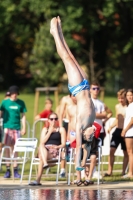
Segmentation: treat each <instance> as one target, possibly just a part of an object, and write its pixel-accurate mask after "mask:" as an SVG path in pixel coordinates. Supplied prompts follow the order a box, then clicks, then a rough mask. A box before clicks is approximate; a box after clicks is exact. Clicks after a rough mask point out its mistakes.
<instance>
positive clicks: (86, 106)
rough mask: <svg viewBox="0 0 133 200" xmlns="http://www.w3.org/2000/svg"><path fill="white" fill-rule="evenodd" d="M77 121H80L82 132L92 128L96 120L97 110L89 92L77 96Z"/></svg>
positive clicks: (84, 91) (83, 91) (82, 92)
mask: <svg viewBox="0 0 133 200" xmlns="http://www.w3.org/2000/svg"><path fill="white" fill-rule="evenodd" d="M76 98H77V120H78V119H79V121H80V123H81V125H82V127H81V128H82V130H84V129H86V128H87V127H88V126H91V125H92V124H93V122H94V120H95V108H94V105H93V102H92V100H91V97H90V92H89V90H82V91H81V92H80V93H78V94H77V96H76Z"/></svg>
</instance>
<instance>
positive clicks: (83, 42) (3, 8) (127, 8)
mask: <svg viewBox="0 0 133 200" xmlns="http://www.w3.org/2000/svg"><path fill="white" fill-rule="evenodd" d="M132 5H133V2H132V1H129V0H112V1H109V0H106V1H102V0H97V1H93V0H90V1H89V2H88V1H87V0H82V1H81V0H77V1H73V0H64V1H61V0H57V1H53V0H43V1H42V0H4V1H1V3H0V66H1V67H0V82H1V83H2V84H0V85H1V86H0V87H1V88H2V87H3V88H7V86H9V85H10V84H13V83H15V84H19V85H25V84H27V80H31V79H32V80H34V83H35V84H34V86H35V85H36V86H37V85H40V86H47V85H49V86H53V85H58V84H59V83H60V82H62V76H63V74H64V73H65V69H64V66H63V63H62V61H61V60H60V59H59V57H58V55H57V53H56V49H55V44H54V41H53V38H52V36H51V35H50V33H49V25H50V19H51V18H52V17H54V16H58V15H59V16H60V17H61V19H62V26H63V32H64V35H65V38H66V41H67V43H68V45H69V47H70V49H71V50H72V52H73V54H74V56H75V57H76V59H77V60H78V62H79V63H80V64H81V65H84V66H86V68H87V72H88V75H89V80H90V81H91V80H93V79H97V80H98V81H99V82H100V84H101V85H102V86H104V85H105V84H106V83H107V82H108V78H109V77H110V79H109V80H110V84H111V85H112V86H113V83H114V82H115V80H114V74H117V76H119V80H120V85H119V87H131V86H132V84H133V79H132V76H133V70H132V64H133V53H132V52H133V36H132V35H133V15H132V13H133V6H132ZM106 85H107V84H106ZM111 88H112V90H113V88H114V87H111ZM107 89H109V88H108V87H107Z"/></svg>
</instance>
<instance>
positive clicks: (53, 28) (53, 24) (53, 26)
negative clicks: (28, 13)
mask: <svg viewBox="0 0 133 200" xmlns="http://www.w3.org/2000/svg"><path fill="white" fill-rule="evenodd" d="M56 31H57V18H56V17H54V18H52V19H51V22H50V33H51V34H52V35H54V33H55V32H56Z"/></svg>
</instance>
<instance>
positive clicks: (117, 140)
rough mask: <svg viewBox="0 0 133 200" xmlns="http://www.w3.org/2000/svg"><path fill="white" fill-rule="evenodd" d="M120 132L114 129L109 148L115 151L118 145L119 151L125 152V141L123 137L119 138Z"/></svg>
mask: <svg viewBox="0 0 133 200" xmlns="http://www.w3.org/2000/svg"><path fill="white" fill-rule="evenodd" d="M121 132H122V129H120V128H116V129H115V131H114V132H113V134H112V139H111V143H110V147H113V148H115V149H117V147H118V146H119V144H121V149H122V150H124V151H126V143H125V139H124V138H123V137H121Z"/></svg>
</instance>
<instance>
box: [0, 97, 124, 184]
mask: <svg viewBox="0 0 133 200" xmlns="http://www.w3.org/2000/svg"><path fill="white" fill-rule="evenodd" d="M4 95H5V93H0V101H2V100H3V98H4ZM61 96H63V95H60V97H61ZM49 97H50V98H51V99H53V100H54V96H53V95H50V96H49ZM60 97H59V98H60ZM19 98H20V99H22V100H23V101H24V102H25V104H26V107H27V110H28V111H27V113H26V118H27V121H28V122H29V124H30V127H31V130H32V127H33V114H34V100H35V96H34V94H21V93H20V96H19ZM45 99H46V96H45V95H40V98H39V108H38V112H40V111H42V110H43V108H44V101H45ZM104 103H105V104H106V105H107V106H108V107H109V108H110V109H111V110H112V111H113V116H115V109H114V108H115V104H116V103H117V98H115V97H106V96H105V98H104ZM53 110H55V104H54V105H53ZM31 135H32V131H31ZM35 136H36V138H38V139H39V136H40V128H38V129H37V131H36V135H35ZM20 168H21V166H20ZM106 169H107V165H106V166H104V171H106ZM114 169H119V170H121V166H115V168H114ZM5 170H6V169H5V166H2V170H1V171H0V175H2V176H3V174H4V172H5ZM50 170H51V172H50V173H53V174H55V173H56V167H52V168H51V169H50ZM24 174H27V175H28V174H29V163H27V164H26V165H25V172H24ZM33 174H35V170H34V167H33ZM43 179H48V180H54V179H55V176H54V177H46V178H43ZM118 179H120V180H122V179H121V176H120V173H117V174H116V175H115V176H112V177H108V178H105V180H106V181H116V180H118Z"/></svg>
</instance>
